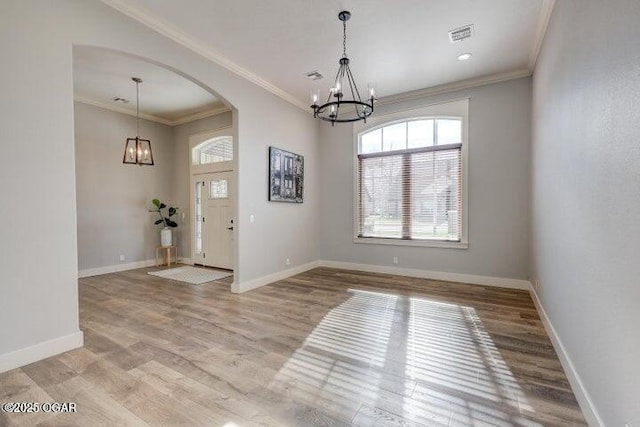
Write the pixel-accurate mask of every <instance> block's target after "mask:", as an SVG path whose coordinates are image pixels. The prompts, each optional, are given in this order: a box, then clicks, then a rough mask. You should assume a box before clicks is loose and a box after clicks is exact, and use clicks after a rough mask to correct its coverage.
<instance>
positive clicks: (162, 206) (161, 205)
mask: <svg viewBox="0 0 640 427" xmlns="http://www.w3.org/2000/svg"><path fill="white" fill-rule="evenodd" d="M166 207H167V205H165V204H164V203H160V206H158V209H164V208H166Z"/></svg>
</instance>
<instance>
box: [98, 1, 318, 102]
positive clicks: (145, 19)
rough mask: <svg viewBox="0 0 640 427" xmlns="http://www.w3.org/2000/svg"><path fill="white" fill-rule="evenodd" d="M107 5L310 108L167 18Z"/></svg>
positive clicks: (122, 5)
mask: <svg viewBox="0 0 640 427" xmlns="http://www.w3.org/2000/svg"><path fill="white" fill-rule="evenodd" d="M101 1H102V2H103V3H104V4H106V5H107V6H110V7H112V8H113V9H115V10H117V11H119V12H121V13H123V14H125V15H127V16H128V17H130V18H132V19H134V20H136V21H138V22H140V23H141V24H143V25H146V26H147V27H149V28H151V29H152V30H154V31H156V32H158V33H160V34H162V35H163V36H165V37H168V38H169V39H171V40H173V41H174V42H176V43H178V44H180V45H182V46H184V47H186V48H187V49H189V50H192V51H193V52H195V53H197V54H199V55H201V56H203V57H205V58H207V59H209V60H210V61H213V62H215V63H216V64H218V65H220V66H221V67H224V68H226V69H227V70H229V71H231V72H233V73H235V74H237V75H238V76H240V77H242V78H244V79H246V80H249V81H250V82H252V83H254V84H256V85H258V86H260V87H261V88H263V89H265V90H266V91H269V92H271V93H272V94H274V95H276V96H278V97H280V98H282V99H284V100H285V101H287V102H289V103H291V104H293V105H295V106H296V107H298V108H300V109H301V110H303V111H307V112H308V110H309V106H308V105H306V104H305V103H304V102H301V101H300V100H298V99H297V98H296V97H294V96H293V95H291V94H290V93H289V92H286V91H284V90H282V89H280V88H279V87H277V86H276V85H274V84H272V83H269V82H268V81H266V80H265V79H263V78H262V77H260V76H258V75H257V74H254V73H252V72H251V71H249V70H247V69H246V68H243V67H241V66H240V65H238V64H236V63H235V62H233V61H231V60H230V59H229V58H227V57H225V56H224V55H223V54H222V53H220V52H218V51H217V50H215V49H213V48H211V47H210V46H208V45H207V44H205V43H203V42H201V41H200V40H198V39H196V38H194V37H191V36H190V35H188V34H186V33H185V32H184V31H182V30H180V29H179V28H177V27H176V26H174V25H172V24H170V23H168V22H166V21H165V20H163V19H161V18H159V17H157V16H155V15H154V14H153V13H152V12H150V11H149V10H146V9H143V8H140V7H135V6H132V5H131V4H128V3H127V2H126V1H125V0H101Z"/></svg>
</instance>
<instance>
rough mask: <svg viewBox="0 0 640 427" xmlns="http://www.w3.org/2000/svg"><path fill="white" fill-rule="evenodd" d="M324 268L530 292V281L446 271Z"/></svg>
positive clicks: (343, 265) (345, 265) (341, 265)
mask: <svg viewBox="0 0 640 427" xmlns="http://www.w3.org/2000/svg"><path fill="white" fill-rule="evenodd" d="M320 265H321V266H322V267H329V268H340V269H343V270H359V271H367V272H370V273H383V274H395V275H398V276H408V277H418V278H421V279H432V280H443V281H447V282H459V283H469V284H472V285H483V286H496V287H500V288H509V289H520V290H525V291H528V290H529V285H530V284H529V281H528V280H520V279H508V278H505V277H490V276H476V275H473V274H462V273H448V272H444V271H429V270H419V269H417V268H402V267H390V266H386V265H373V264H358V263H353V262H341V261H325V260H323V261H320Z"/></svg>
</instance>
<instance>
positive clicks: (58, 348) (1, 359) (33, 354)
mask: <svg viewBox="0 0 640 427" xmlns="http://www.w3.org/2000/svg"><path fill="white" fill-rule="evenodd" d="M83 345H84V334H83V333H82V331H78V332H74V333H73V334H70V335H65V336H63V337H60V338H55V339H52V340H49V341H45V342H41V343H39V344H36V345H32V346H30V347H27V348H21V349H20V350H15V351H12V352H10V353H5V354H1V355H0V373H2V372H6V371H10V370H11V369H15V368H19V367H20V366H24V365H28V364H29V363H33V362H37V361H38V360H42V359H46V358H47V357H51V356H55V355H56V354H60V353H64V352H65V351H69V350H73V349H74V348H79V347H82V346H83Z"/></svg>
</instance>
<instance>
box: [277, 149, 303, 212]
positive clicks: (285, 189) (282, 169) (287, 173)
mask: <svg viewBox="0 0 640 427" xmlns="http://www.w3.org/2000/svg"><path fill="white" fill-rule="evenodd" d="M269 201H270V202H287V203H302V202H303V201H304V156H301V155H300V154H296V153H292V152H290V151H286V150H283V149H281V148H277V147H269Z"/></svg>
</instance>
